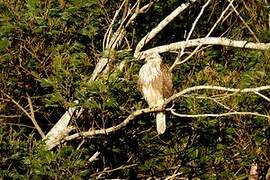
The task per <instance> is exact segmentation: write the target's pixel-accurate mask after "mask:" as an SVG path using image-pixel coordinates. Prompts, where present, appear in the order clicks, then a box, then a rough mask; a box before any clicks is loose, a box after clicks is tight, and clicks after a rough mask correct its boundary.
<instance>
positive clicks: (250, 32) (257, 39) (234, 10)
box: [231, 4, 260, 42]
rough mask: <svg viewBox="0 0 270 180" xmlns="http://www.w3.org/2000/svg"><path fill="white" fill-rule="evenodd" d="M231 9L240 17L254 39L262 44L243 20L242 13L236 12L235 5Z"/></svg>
mask: <svg viewBox="0 0 270 180" xmlns="http://www.w3.org/2000/svg"><path fill="white" fill-rule="evenodd" d="M231 7H232V8H233V10H234V12H235V13H236V15H237V16H238V17H239V19H240V20H241V21H242V22H243V23H244V25H245V26H246V27H247V29H248V31H249V32H250V33H251V34H252V35H253V37H254V39H255V40H256V41H257V42H260V40H259V39H258V38H257V36H256V35H255V33H254V32H253V31H252V29H251V28H250V27H249V25H248V24H247V23H246V22H245V20H244V19H243V18H242V16H241V15H240V13H239V12H238V11H237V10H236V8H235V6H234V5H233V4H231Z"/></svg>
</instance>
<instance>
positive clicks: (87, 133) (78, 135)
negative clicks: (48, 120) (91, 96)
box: [63, 86, 270, 141]
mask: <svg viewBox="0 0 270 180" xmlns="http://www.w3.org/2000/svg"><path fill="white" fill-rule="evenodd" d="M269 89H270V86H261V87H256V88H245V89H235V88H226V87H221V86H195V87H190V88H187V89H184V90H183V91H180V92H179V93H176V94H174V95H173V96H171V97H170V98H168V99H166V100H165V102H164V104H163V105H162V107H165V106H166V105H167V104H168V103H169V102H171V101H173V100H174V99H176V98H179V97H180V96H183V95H185V94H187V93H189V92H192V91H196V90H218V91H228V92H236V93H248V92H252V93H256V92H259V91H263V90H269ZM162 107H156V108H146V109H140V110H136V111H134V112H133V113H132V114H130V115H129V116H128V117H127V118H126V119H125V120H124V121H123V122H121V123H120V124H118V125H116V126H112V127H110V128H106V129H99V130H89V131H84V132H80V133H75V134H72V135H70V136H66V137H65V138H64V139H63V140H64V141H70V140H73V139H78V138H82V137H88V138H89V137H93V136H95V135H101V134H103V135H107V134H109V133H112V132H115V131H117V130H120V129H121V128H123V127H125V126H127V124H128V123H129V122H130V121H132V120H134V118H135V117H137V116H139V115H141V114H145V113H150V112H157V111H161V110H163V108H162ZM165 110H166V111H170V112H171V113H172V114H174V115H176V116H179V117H221V116H231V115H253V116H260V117H265V118H270V116H267V115H264V114H259V113H257V112H228V113H221V114H197V115H188V114H178V113H176V112H174V111H173V110H172V109H165Z"/></svg>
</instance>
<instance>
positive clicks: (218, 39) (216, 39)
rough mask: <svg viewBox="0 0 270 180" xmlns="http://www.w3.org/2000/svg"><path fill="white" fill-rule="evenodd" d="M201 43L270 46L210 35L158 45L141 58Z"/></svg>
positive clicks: (264, 48)
mask: <svg viewBox="0 0 270 180" xmlns="http://www.w3.org/2000/svg"><path fill="white" fill-rule="evenodd" d="M200 45H221V46H229V47H237V48H246V49H258V50H268V49H269V48H270V43H253V42H248V41H240V40H232V39H229V38H224V37H208V38H198V39H192V40H189V41H187V42H186V41H180V42H175V43H171V44H167V45H162V46H157V47H154V48H151V49H148V50H145V51H142V52H140V55H139V57H140V59H144V58H145V55H146V54H148V53H164V52H170V51H177V50H179V49H181V48H183V47H196V46H200Z"/></svg>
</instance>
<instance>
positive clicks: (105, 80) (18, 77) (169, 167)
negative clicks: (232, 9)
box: [0, 0, 270, 179]
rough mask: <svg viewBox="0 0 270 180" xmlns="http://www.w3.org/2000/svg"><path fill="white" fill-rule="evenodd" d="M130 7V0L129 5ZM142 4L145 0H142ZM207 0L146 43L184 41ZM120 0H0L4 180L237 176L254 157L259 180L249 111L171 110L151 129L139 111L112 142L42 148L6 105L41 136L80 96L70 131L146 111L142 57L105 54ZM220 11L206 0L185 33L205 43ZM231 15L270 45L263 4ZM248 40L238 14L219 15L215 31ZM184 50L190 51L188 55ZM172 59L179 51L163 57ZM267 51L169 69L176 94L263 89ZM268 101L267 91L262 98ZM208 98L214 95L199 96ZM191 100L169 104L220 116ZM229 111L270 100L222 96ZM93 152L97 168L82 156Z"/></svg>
mask: <svg viewBox="0 0 270 180" xmlns="http://www.w3.org/2000/svg"><path fill="white" fill-rule="evenodd" d="M183 2H185V1H178V0H167V1H158V2H155V4H154V5H153V6H152V7H151V8H150V10H149V11H148V12H147V13H145V14H142V15H140V16H139V17H138V18H137V19H136V20H135V21H134V22H133V23H132V25H131V26H130V27H129V28H128V29H127V38H128V39H129V41H130V46H131V49H134V48H135V47H136V44H137V43H138V42H139V41H140V39H141V38H142V37H143V36H144V35H146V34H147V32H149V30H151V29H152V28H153V27H155V26H156V25H157V23H159V22H160V21H161V20H163V19H164V18H165V17H166V16H167V15H168V12H171V11H173V10H174V9H175V8H176V7H177V6H179V5H180V4H181V3H183ZM131 3H134V2H131ZM141 3H142V4H144V3H147V2H146V1H144V0H143V1H142V2H141ZM204 3H205V2H204V1H199V2H196V3H194V4H193V5H192V6H191V7H190V8H189V9H188V10H186V11H184V12H183V13H182V14H181V15H180V16H179V17H177V18H176V19H175V20H174V21H173V22H172V23H171V24H170V25H169V26H168V27H166V28H165V29H164V31H162V32H161V33H160V34H159V35H158V36H157V38H155V40H153V41H151V42H150V43H149V45H148V46H147V47H148V48H149V47H155V46H158V45H162V44H167V43H171V42H176V41H181V40H184V34H185V31H189V29H190V28H191V25H192V22H193V21H194V20H195V18H196V17H197V15H198V13H199V11H200V9H201V6H202V5H203V4H204ZM120 4H121V1H117V0H115V1H107V0H84V1H81V0H68V1H65V0H59V1H56V0H46V1H39V0H16V1H15V0H0V23H1V26H0V70H1V71H0V124H1V126H0V154H1V156H0V177H3V178H7V179H13V178H14V179H47V178H48V179H74V178H138V179H141V178H148V177H163V178H165V177H166V176H169V175H171V174H173V173H175V172H177V173H178V172H181V175H180V176H181V177H182V176H183V177H187V178H201V179H245V178H246V177H247V176H248V174H249V170H250V166H251V164H252V163H253V162H256V163H257V164H258V167H259V172H260V178H261V179H263V178H264V177H265V175H266V173H267V170H268V168H269V167H270V148H269V145H270V144H269V143H270V125H269V119H266V118H262V117H256V116H239V115H238V116H232V117H223V118H212V117H211V118H210V117H201V118H179V117H175V116H173V115H169V114H168V129H167V131H166V133H165V134H164V135H162V136H160V137H159V136H157V133H156V131H155V122H154V116H153V115H152V114H145V115H142V116H139V117H137V118H136V119H135V121H132V122H131V123H130V124H129V125H128V126H127V127H125V128H122V129H121V130H119V131H116V132H114V133H112V134H109V135H106V136H104V135H100V136H95V137H93V138H85V139H82V140H74V141H70V142H67V143H64V144H62V145H61V147H58V148H55V149H53V150H52V151H48V150H46V148H45V147H44V144H43V142H42V141H41V137H40V136H39V134H38V132H37V131H36V129H35V128H34V127H33V124H32V121H31V120H30V119H29V118H28V117H27V116H26V115H25V113H24V112H23V111H22V110H21V109H20V108H18V106H17V105H16V104H15V103H14V102H13V101H12V100H15V101H16V102H18V104H20V105H21V106H22V107H24V108H25V109H26V110H30V105H29V101H28V99H29V97H30V99H31V101H32V104H33V109H34V111H35V119H36V120H37V122H38V124H39V125H40V126H41V128H42V130H43V131H44V132H48V131H49V130H50V129H51V128H52V126H53V125H54V124H55V123H56V122H57V121H58V120H59V118H60V117H61V116H62V115H63V113H64V112H65V111H66V109H67V108H68V107H71V106H73V105H74V100H79V103H80V104H79V105H80V106H82V107H84V108H85V109H86V111H84V113H83V115H82V117H81V118H80V119H79V120H77V121H76V122H72V123H73V124H74V125H75V126H76V127H77V128H76V130H77V131H84V130H88V129H89V128H91V127H92V128H96V129H98V128H105V127H111V126H113V125H116V124H118V123H120V122H122V121H123V119H125V118H126V117H127V116H128V115H129V114H130V113H132V112H133V111H134V110H136V109H141V108H144V107H147V104H146V102H145V101H144V100H143V99H142V96H141V94H140V93H139V91H138V90H137V87H136V81H137V78H138V77H137V75H138V71H139V69H140V67H141V66H142V64H143V62H141V61H138V60H136V59H134V58H133V54H132V53H133V52H132V50H131V51H130V50H128V48H127V47H126V46H124V45H123V47H121V49H122V51H114V52H110V53H109V54H108V53H107V52H104V51H102V39H103V36H104V34H105V32H106V30H107V29H108V27H109V24H110V21H111V19H112V18H113V15H114V13H115V11H116V10H117V9H118V7H119V6H120ZM227 4H228V2H227V1H223V0H213V1H212V2H211V3H210V5H209V7H208V8H207V9H206V11H205V12H204V16H202V18H201V19H200V21H199V24H198V26H197V27H198V28H196V29H195V32H194V33H193V35H192V38H198V37H204V36H205V35H206V34H207V32H208V31H209V30H210V29H211V27H212V26H213V24H214V23H215V22H216V20H217V18H218V17H219V15H220V12H221V11H222V10H223V9H224V8H225V6H226V5H227ZM237 9H238V11H239V12H240V13H241V16H242V17H243V18H244V20H245V22H246V23H247V24H248V25H249V26H250V27H251V28H252V30H253V32H254V33H255V35H256V36H257V37H258V39H259V41H260V42H269V39H270V33H269V32H270V31H269V24H268V23H269V21H268V16H269V4H267V3H266V2H264V1H259V0H258V1H256V0H248V1H239V2H238V1H237ZM224 32H225V34H224V35H226V37H228V38H232V39H239V40H248V41H255V40H254V36H253V35H252V34H251V33H250V32H249V31H248V30H247V29H246V27H245V26H244V25H243V22H242V21H241V20H240V19H239V17H238V16H236V15H231V16H229V18H227V19H225V20H224V21H223V22H222V23H221V24H220V25H219V26H218V27H217V28H216V30H215V31H214V33H213V34H212V36H216V37H219V36H221V35H222V34H223V33H224ZM189 50H190V51H191V50H192V48H190V49H189ZM104 56H113V59H114V60H115V62H114V63H113V66H114V65H115V66H117V65H118V64H119V63H120V62H122V61H126V62H127V63H126V66H125V67H124V69H123V71H119V70H117V68H112V69H111V70H110V72H109V73H108V74H106V75H102V76H100V77H99V78H98V80H97V81H94V82H91V81H89V80H90V76H91V73H92V71H93V70H94V68H95V65H96V63H97V62H98V60H99V58H100V57H104ZM163 57H164V60H165V61H166V63H168V64H172V63H173V61H174V58H175V56H174V55H172V54H164V55H163ZM269 72H270V53H269V52H268V51H255V50H244V49H236V48H230V47H221V46H211V47H207V48H204V49H203V50H201V51H200V52H199V53H197V54H196V55H195V56H194V57H193V58H192V59H191V60H189V61H188V62H186V63H184V64H182V65H179V66H176V68H175V69H174V70H173V76H174V77H173V82H174V89H175V92H178V91H180V90H182V89H184V88H187V87H191V86H195V85H207V84H208V85H220V86H225V87H234V88H246V87H256V86H262V85H269V84H270V75H269ZM263 94H264V95H265V96H268V97H270V94H269V91H268V92H267V91H265V92H263ZM200 95H201V96H203V95H205V96H206V95H207V96H211V95H214V92H210V91H203V92H200ZM197 96H198V94H192V95H189V96H187V97H183V98H180V99H178V100H176V101H175V102H174V103H173V104H174V108H175V109H178V110H179V111H180V112H183V113H187V114H200V113H222V112H224V109H223V108H221V107H219V106H217V105H216V103H214V102H213V101H211V99H207V98H202V99H198V98H196V97H197ZM223 103H224V104H226V106H228V107H230V108H231V109H233V110H238V111H252V112H259V113H262V114H266V115H267V114H268V115H269V109H270V107H269V106H270V104H269V102H267V101H265V100H264V99H263V98H261V97H260V96H256V95H254V94H241V95H240V94H239V95H236V96H233V97H228V98H225V99H223ZM96 151H99V152H101V154H100V156H99V157H98V160H97V161H94V162H89V161H88V159H89V158H90V157H91V156H92V155H93V154H94V153H95V152H96Z"/></svg>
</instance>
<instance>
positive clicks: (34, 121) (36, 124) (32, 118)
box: [0, 90, 45, 138]
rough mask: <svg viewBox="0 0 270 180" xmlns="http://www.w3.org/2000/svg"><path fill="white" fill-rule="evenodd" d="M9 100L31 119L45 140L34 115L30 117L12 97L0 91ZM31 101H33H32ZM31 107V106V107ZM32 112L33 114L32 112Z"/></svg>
mask: <svg viewBox="0 0 270 180" xmlns="http://www.w3.org/2000/svg"><path fill="white" fill-rule="evenodd" d="M0 91H1V92H2V93H3V94H4V95H5V96H6V97H7V98H8V99H10V100H11V101H12V102H13V103H14V104H15V105H16V106H17V107H18V108H20V109H21V110H22V111H23V112H24V114H25V115H26V116H28V117H29V118H30V119H31V121H32V122H33V124H34V126H35V128H36V129H37V131H38V133H39V134H40V136H41V137H42V138H44V137H45V134H44V132H43V131H42V130H41V128H40V126H39V125H38V123H37V121H36V119H35V118H34V117H33V116H32V115H30V114H29V113H28V112H27V111H26V110H25V109H24V108H23V107H22V106H21V105H20V104H19V103H18V102H17V101H15V100H14V99H13V98H12V97H10V96H9V95H8V94H6V93H5V92H4V91H2V90H0ZM30 101H31V100H30ZM28 102H29V98H28ZM29 105H30V104H29ZM30 106H31V105H30ZM31 112H32V110H31Z"/></svg>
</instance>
